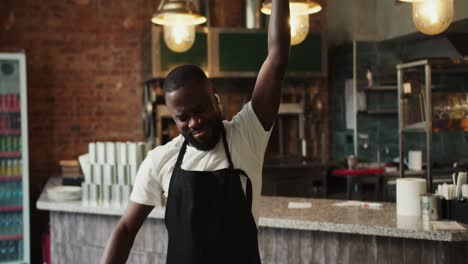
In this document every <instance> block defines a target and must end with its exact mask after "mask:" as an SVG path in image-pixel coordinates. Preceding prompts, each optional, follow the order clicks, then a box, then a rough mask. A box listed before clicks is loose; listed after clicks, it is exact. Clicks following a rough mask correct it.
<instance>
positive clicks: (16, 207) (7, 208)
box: [0, 205, 23, 213]
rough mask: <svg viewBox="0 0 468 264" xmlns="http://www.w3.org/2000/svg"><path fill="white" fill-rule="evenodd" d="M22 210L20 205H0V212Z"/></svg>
mask: <svg viewBox="0 0 468 264" xmlns="http://www.w3.org/2000/svg"><path fill="white" fill-rule="evenodd" d="M21 211H23V206H22V205H13V206H11V205H9V206H0V212H2V213H3V212H21Z"/></svg>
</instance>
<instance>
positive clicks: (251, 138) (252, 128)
mask: <svg viewBox="0 0 468 264" xmlns="http://www.w3.org/2000/svg"><path fill="white" fill-rule="evenodd" d="M232 124H233V125H234V126H235V127H238V128H239V130H240V132H241V134H242V138H243V140H245V141H246V142H245V143H247V144H248V145H249V146H250V147H251V148H252V151H254V152H255V153H261V156H262V157H263V153H264V152H265V149H266V146H267V144H268V139H269V138H270V134H271V130H272V129H271V128H270V130H268V131H265V129H264V128H263V126H262V123H260V120H259V119H258V117H257V115H256V114H255V111H254V110H253V107H252V101H249V102H248V103H247V104H246V105H244V107H243V108H242V110H241V111H240V112H239V113H237V114H236V115H235V116H234V117H233V118H232Z"/></svg>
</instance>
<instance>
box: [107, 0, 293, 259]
mask: <svg viewBox="0 0 468 264" xmlns="http://www.w3.org/2000/svg"><path fill="white" fill-rule="evenodd" d="M272 4H273V7H272V14H271V17H270V25H269V30H268V56H267V58H266V60H265V62H264V64H263V65H262V68H261V69H260V72H259V75H258V78H257V81H256V83H255V88H254V91H253V94H252V100H251V102H249V103H248V104H246V105H245V106H244V107H243V109H242V110H241V111H240V112H239V113H238V114H237V115H236V116H235V117H234V118H233V119H232V121H230V122H227V121H224V122H223V121H222V118H221V116H222V115H221V110H220V107H219V101H218V97H217V96H216V94H215V89H214V87H213V85H212V84H211V83H210V81H209V80H208V79H207V77H206V75H205V74H204V73H203V71H202V70H200V69H199V68H198V67H196V66H190V65H186V66H181V67H178V68H176V69H174V70H173V71H172V72H171V73H169V74H168V76H167V78H166V80H165V81H164V90H165V98H166V104H167V106H168V108H169V110H170V112H171V114H172V117H173V119H174V121H175V123H176V125H177V127H178V129H179V131H180V132H181V135H179V136H178V137H176V138H175V139H173V140H172V141H170V142H168V143H167V144H165V145H163V146H159V147H157V148H155V149H154V150H152V151H150V152H149V153H148V156H147V157H146V159H145V160H144V161H143V163H142V165H141V167H140V169H139V171H138V174H137V178H136V183H135V186H134V189H133V192H132V196H131V199H130V200H131V202H130V204H129V206H128V208H127V211H126V213H125V215H124V216H123V217H122V219H121V220H120V222H119V224H118V225H117V227H116V229H115V231H114V232H113V234H112V237H111V238H110V240H109V242H108V245H107V247H106V250H105V253H104V256H103V259H102V263H125V262H126V259H127V258H128V255H129V252H130V249H131V247H132V245H133V241H134V239H135V236H136V234H137V232H138V230H139V229H140V227H141V225H142V224H143V222H144V220H145V219H146V217H147V216H148V214H149V213H150V212H151V210H152V209H153V207H154V206H160V204H161V194H163V195H165V196H166V197H167V204H166V215H165V223H166V227H167V230H168V236H169V241H168V251H167V263H168V264H186V263H187V264H190V263H233V264H234V263H235V264H240V263H242V264H250V263H260V255H259V251H258V241H257V226H256V221H257V222H258V203H259V199H260V192H261V178H262V177H261V176H262V165H263V156H264V152H265V149H266V145H267V143H268V138H269V136H270V132H271V128H272V126H273V123H274V120H275V117H276V114H277V113H278V108H279V103H280V97H281V85H282V81H283V78H284V74H285V71H286V67H287V63H288V58H289V45H290V29H289V22H288V19H289V1H288V0H273V1H272Z"/></svg>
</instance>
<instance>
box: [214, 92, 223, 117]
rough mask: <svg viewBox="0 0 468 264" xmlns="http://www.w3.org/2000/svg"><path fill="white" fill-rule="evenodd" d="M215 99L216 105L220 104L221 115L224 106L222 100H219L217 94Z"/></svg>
mask: <svg viewBox="0 0 468 264" xmlns="http://www.w3.org/2000/svg"><path fill="white" fill-rule="evenodd" d="M214 97H215V99H216V103H217V104H218V107H219V110H221V113H222V112H223V106H222V105H221V100H220V99H219V95H218V94H217V93H214Z"/></svg>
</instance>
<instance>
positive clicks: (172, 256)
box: [165, 127, 260, 264]
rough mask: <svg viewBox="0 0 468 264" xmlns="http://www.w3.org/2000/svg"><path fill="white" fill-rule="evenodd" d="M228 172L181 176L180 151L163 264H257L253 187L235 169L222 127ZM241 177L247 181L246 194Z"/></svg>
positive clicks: (171, 188) (172, 185)
mask: <svg viewBox="0 0 468 264" xmlns="http://www.w3.org/2000/svg"><path fill="white" fill-rule="evenodd" d="M222 137H223V144H224V150H225V153H226V156H227V159H228V161H229V168H226V169H221V170H216V171H186V170H183V169H182V168H181V167H180V165H181V164H182V160H183V158H184V155H185V151H186V149H187V144H188V143H187V141H185V142H184V144H183V145H182V148H181V149H180V152H179V156H178V157H177V162H176V165H175V167H174V171H173V172H172V177H171V181H170V184H169V194H168V197H167V204H166V215H165V223H166V228H167V231H168V235H169V243H168V249H167V264H202V263H203V264H207V263H213V264H214V263H216V264H230V263H232V264H258V263H260V254H259V251H258V239H257V226H256V224H255V221H254V218H253V216H252V212H251V208H252V183H251V182H250V179H249V178H248V176H247V174H246V173H245V172H244V171H242V170H240V169H234V165H233V163H232V160H231V154H230V152H229V148H228V144H227V141H226V132H225V131H224V127H223V133H222ZM240 175H244V176H245V177H246V178H247V185H246V187H247V188H246V194H245V195H244V191H243V189H242V184H241V179H240Z"/></svg>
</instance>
